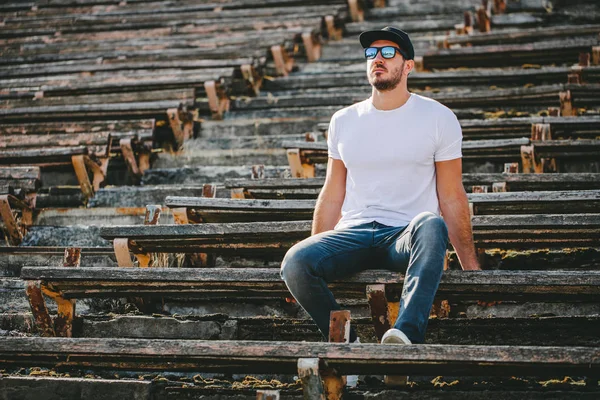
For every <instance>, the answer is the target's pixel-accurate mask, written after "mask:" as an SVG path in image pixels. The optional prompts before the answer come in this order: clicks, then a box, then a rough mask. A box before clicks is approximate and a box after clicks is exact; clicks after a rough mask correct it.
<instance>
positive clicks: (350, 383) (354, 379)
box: [346, 336, 360, 388]
mask: <svg viewBox="0 0 600 400" xmlns="http://www.w3.org/2000/svg"><path fill="white" fill-rule="evenodd" d="M352 343H360V338H359V337H358V336H357V337H356V340H355V341H354V342H352ZM357 386H358V375H346V387H348V388H355V387H357Z"/></svg>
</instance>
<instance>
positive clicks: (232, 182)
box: [224, 178, 325, 189]
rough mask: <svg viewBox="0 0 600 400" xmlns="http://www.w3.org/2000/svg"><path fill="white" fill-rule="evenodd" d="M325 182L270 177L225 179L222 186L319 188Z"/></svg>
mask: <svg viewBox="0 0 600 400" xmlns="http://www.w3.org/2000/svg"><path fill="white" fill-rule="evenodd" d="M324 183H325V178H311V179H294V178H270V179H227V180H225V182H224V186H225V187H226V188H228V189H232V188H244V189H269V188H273V189H309V188H317V189H320V188H322V187H323V184H324Z"/></svg>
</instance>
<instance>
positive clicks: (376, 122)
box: [327, 93, 462, 230]
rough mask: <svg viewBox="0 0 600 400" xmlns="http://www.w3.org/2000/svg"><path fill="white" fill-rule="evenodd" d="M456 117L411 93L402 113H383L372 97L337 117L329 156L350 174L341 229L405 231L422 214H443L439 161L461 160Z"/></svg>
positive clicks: (330, 136) (332, 124)
mask: <svg viewBox="0 0 600 400" xmlns="http://www.w3.org/2000/svg"><path fill="white" fill-rule="evenodd" d="M461 144H462V131H461V128H460V124H459V122H458V120H457V118H456V115H454V113H453V112H452V111H451V110H450V109H449V108H447V107H445V106H443V105H442V104H440V103H438V102H437V101H435V100H432V99H429V98H426V97H423V96H419V95H417V94H414V93H411V96H410V97H409V99H408V101H407V102H406V103H405V104H404V105H402V106H401V107H399V108H396V109H394V110H389V111H381V110H378V109H376V108H375V107H374V106H373V103H372V101H371V98H369V99H367V100H364V101H362V102H360V103H357V104H354V105H352V106H350V107H346V108H344V109H341V110H339V111H338V112H336V113H335V114H334V115H333V117H332V118H331V122H330V125H329V133H328V138H327V145H328V148H329V157H332V158H335V159H338V160H342V161H343V162H344V164H345V166H346V169H347V176H346V197H345V199H344V204H343V206H342V218H341V219H340V221H339V222H338V223H337V225H336V226H335V228H334V229H336V230H339V229H343V228H348V227H351V226H356V225H360V224H363V223H365V222H372V221H377V222H379V223H381V224H384V225H389V226H405V225H408V224H409V223H410V221H411V220H412V219H413V218H414V217H415V216H416V215H418V214H420V213H421V212H424V211H430V212H432V213H435V214H437V215H439V214H440V207H439V202H438V197H437V192H436V181H435V164H434V163H435V162H436V161H447V160H453V159H456V158H460V157H461V156H462V153H461Z"/></svg>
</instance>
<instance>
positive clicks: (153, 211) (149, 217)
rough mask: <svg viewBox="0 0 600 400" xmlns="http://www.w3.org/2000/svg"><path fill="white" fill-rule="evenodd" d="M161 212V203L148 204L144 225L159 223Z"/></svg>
mask: <svg viewBox="0 0 600 400" xmlns="http://www.w3.org/2000/svg"><path fill="white" fill-rule="evenodd" d="M161 212H162V207H161V206H160V205H156V204H154V205H147V206H146V217H145V218H144V225H158V221H159V220H160V214H161Z"/></svg>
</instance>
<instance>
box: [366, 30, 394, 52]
mask: <svg viewBox="0 0 600 400" xmlns="http://www.w3.org/2000/svg"><path fill="white" fill-rule="evenodd" d="M399 39H400V37H399V36H398V35H397V34H395V33H394V32H389V31H382V30H376V31H366V32H363V33H361V34H360V36H359V37H358V40H359V41H360V44H361V45H362V47H363V49H366V48H367V47H369V46H371V43H373V42H375V41H376V40H389V41H390V42H394V43H396V44H397V45H400V43H398V41H399Z"/></svg>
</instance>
